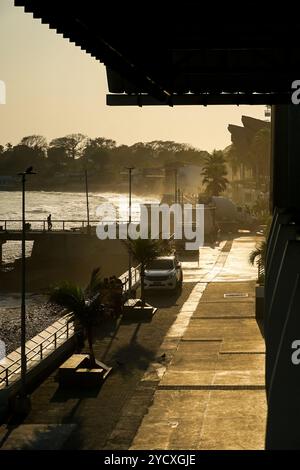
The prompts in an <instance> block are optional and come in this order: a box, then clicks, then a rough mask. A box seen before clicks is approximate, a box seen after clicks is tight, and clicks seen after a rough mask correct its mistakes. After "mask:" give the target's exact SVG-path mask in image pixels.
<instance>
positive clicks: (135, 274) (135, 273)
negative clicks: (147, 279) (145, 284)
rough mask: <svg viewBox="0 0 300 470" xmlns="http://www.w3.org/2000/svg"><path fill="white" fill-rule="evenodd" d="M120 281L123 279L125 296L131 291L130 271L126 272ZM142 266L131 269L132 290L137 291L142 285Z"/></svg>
mask: <svg viewBox="0 0 300 470" xmlns="http://www.w3.org/2000/svg"><path fill="white" fill-rule="evenodd" d="M119 279H121V281H122V284H123V294H125V293H126V292H128V291H129V271H126V272H125V273H124V274H122V275H121V276H120V277H119ZM140 279H141V276H140V264H139V265H138V266H136V267H133V268H131V288H132V289H135V288H136V287H137V286H138V285H139V283H140Z"/></svg>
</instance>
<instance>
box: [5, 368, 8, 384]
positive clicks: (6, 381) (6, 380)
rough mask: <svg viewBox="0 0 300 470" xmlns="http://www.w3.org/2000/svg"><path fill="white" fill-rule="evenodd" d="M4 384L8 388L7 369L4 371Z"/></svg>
mask: <svg viewBox="0 0 300 470" xmlns="http://www.w3.org/2000/svg"><path fill="white" fill-rule="evenodd" d="M5 383H6V386H7V387H8V367H7V368H6V370H5Z"/></svg>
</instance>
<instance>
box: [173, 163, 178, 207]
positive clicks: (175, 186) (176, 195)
mask: <svg viewBox="0 0 300 470" xmlns="http://www.w3.org/2000/svg"><path fill="white" fill-rule="evenodd" d="M174 194H175V201H174V202H175V204H176V202H177V199H178V168H174Z"/></svg>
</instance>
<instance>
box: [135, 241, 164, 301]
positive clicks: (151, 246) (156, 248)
mask: <svg viewBox="0 0 300 470" xmlns="http://www.w3.org/2000/svg"><path fill="white" fill-rule="evenodd" d="M127 246H128V250H129V251H130V252H131V254H132V256H133V258H134V259H135V261H136V262H137V263H140V265H141V268H140V275H141V300H142V305H145V267H146V265H147V264H148V263H150V262H151V261H153V260H154V259H155V258H157V257H158V256H159V255H160V254H161V252H162V243H161V240H151V239H150V238H146V239H143V238H137V239H136V240H133V239H130V238H129V239H128V241H127Z"/></svg>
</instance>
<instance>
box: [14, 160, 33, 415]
mask: <svg viewBox="0 0 300 470" xmlns="http://www.w3.org/2000/svg"><path fill="white" fill-rule="evenodd" d="M32 170H33V168H32V166H30V167H29V168H27V169H26V170H25V171H24V172H22V173H18V175H19V176H21V177H22V179H21V181H22V274H21V389H20V394H19V397H18V400H17V402H16V403H17V407H16V411H18V412H20V413H26V412H28V411H29V409H30V398H29V397H28V396H27V394H26V369H27V364H26V299H25V295H26V257H25V239H26V236H25V235H26V234H25V232H26V220H25V189H26V176H27V175H35V174H36V173H35V172H34V171H32Z"/></svg>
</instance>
